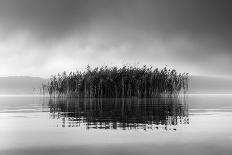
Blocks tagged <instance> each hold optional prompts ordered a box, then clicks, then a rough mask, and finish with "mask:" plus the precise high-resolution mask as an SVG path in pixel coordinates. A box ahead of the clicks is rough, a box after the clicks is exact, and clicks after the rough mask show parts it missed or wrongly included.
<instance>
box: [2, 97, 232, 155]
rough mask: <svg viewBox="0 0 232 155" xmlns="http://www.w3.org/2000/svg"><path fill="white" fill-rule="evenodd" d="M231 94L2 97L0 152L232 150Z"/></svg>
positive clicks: (224, 154) (22, 154) (146, 153)
mask: <svg viewBox="0 0 232 155" xmlns="http://www.w3.org/2000/svg"><path fill="white" fill-rule="evenodd" d="M231 122H232V96H231V95H189V96H186V97H185V98H184V97H180V98H156V99H50V98H41V97H36V96H34V97H33V96H1V97H0V137H1V139H0V154H1V155H2V154H3V155H27V154H28V155H29V154H36V155H45V154H51V155H53V154H54V155H59V154H60V155H63V154H67V155H69V154H86V155H90V154H94V155H98V154H99V155H103V154H129V155H130V154H133V155H141V154H143V155H150V154H151V155H154V154H164V155H168V154H172V155H181V154H190V155H195V154H206V155H207V154H209V155H211V154H215V155H217V154H222V155H227V154H228V155H231V154H232V147H231V146H232V123H231Z"/></svg>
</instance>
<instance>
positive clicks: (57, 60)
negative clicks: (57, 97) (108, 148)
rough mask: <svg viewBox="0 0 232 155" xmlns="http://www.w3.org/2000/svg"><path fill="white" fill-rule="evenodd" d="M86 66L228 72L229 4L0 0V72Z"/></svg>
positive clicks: (211, 0) (231, 63) (220, 0)
mask: <svg viewBox="0 0 232 155" xmlns="http://www.w3.org/2000/svg"><path fill="white" fill-rule="evenodd" d="M87 64H90V65H92V66H98V65H118V66H121V65H123V64H132V65H138V64H139V65H143V64H147V65H152V66H157V67H165V66H166V65H167V66H168V67H169V68H176V69H177V71H179V72H189V73H190V74H192V75H195V74H197V75H212V76H231V77H232V2H231V0H227V1H226V0H217V1H216V0H0V76H9V75H29V76H41V77H50V75H51V74H55V73H57V72H62V71H64V70H67V71H71V70H74V71H75V69H83V68H84V67H85V66H86V65H87Z"/></svg>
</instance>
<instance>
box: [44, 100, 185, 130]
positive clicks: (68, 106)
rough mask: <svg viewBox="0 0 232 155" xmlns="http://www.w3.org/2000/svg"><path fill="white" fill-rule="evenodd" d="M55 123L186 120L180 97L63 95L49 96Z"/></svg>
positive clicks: (164, 125)
mask: <svg viewBox="0 0 232 155" xmlns="http://www.w3.org/2000/svg"><path fill="white" fill-rule="evenodd" d="M48 107H49V111H50V115H51V118H52V119H57V120H60V123H58V124H57V126H58V127H59V126H62V127H85V128H86V129H123V130H132V129H142V130H148V129H152V130H153V129H164V130H176V126H178V125H180V124H189V118H188V106H187V104H186V103H185V100H184V98H178V97H169V98H147V99H105V98H104V99H90V98H81V99H67V98H50V100H49V103H48Z"/></svg>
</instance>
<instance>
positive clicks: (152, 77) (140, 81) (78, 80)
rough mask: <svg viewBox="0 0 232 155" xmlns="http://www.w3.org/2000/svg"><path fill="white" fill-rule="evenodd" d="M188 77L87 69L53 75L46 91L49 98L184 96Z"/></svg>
mask: <svg viewBox="0 0 232 155" xmlns="http://www.w3.org/2000/svg"><path fill="white" fill-rule="evenodd" d="M188 80H189V76H188V73H182V74H181V73H177V71H176V70H171V69H167V67H165V68H163V69H158V68H153V67H147V66H146V65H144V66H143V67H134V66H123V67H121V68H118V67H108V66H102V67H95V68H91V67H90V66H89V65H88V66H87V68H86V70H85V71H76V72H70V73H69V74H67V73H66V72H63V73H62V74H60V73H59V74H57V75H54V76H52V77H51V78H50V82H49V83H48V85H44V86H43V87H47V89H48V93H49V95H50V97H91V98H92V97H93V98H118V97H120V98H124V97H139V98H146V97H158V96H163V95H165V96H173V95H178V94H180V93H186V91H187V89H188Z"/></svg>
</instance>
